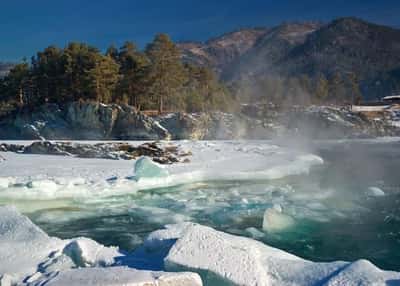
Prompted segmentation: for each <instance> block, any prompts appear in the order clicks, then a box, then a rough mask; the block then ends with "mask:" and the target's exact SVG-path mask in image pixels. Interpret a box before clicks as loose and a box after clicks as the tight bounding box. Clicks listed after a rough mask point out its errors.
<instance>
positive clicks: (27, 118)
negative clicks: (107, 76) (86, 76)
mask: <svg viewBox="0 0 400 286" xmlns="http://www.w3.org/2000/svg"><path fill="white" fill-rule="evenodd" d="M169 137H170V134H169V133H168V131H167V130H166V129H165V128H163V127H161V126H160V125H159V124H158V122H156V121H155V120H153V119H152V118H150V117H148V116H145V115H144V114H142V113H140V112H138V111H137V110H135V109H134V108H133V107H131V106H127V105H117V104H111V105H105V104H99V103H92V102H72V103H69V104H67V105H66V106H63V107H62V108H60V107H59V106H58V105H56V104H47V105H44V106H41V107H39V108H38V109H37V110H35V111H34V112H28V111H24V112H21V113H18V114H14V115H12V116H8V117H7V118H5V119H3V120H1V121H0V138H2V139H31V140H32V139H33V140H36V139H59V140H61V139H75V140H79V139H83V140H104V139H121V140H158V139H169Z"/></svg>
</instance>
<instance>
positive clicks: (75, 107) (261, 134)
mask: <svg viewBox="0 0 400 286" xmlns="http://www.w3.org/2000/svg"><path fill="white" fill-rule="evenodd" d="M397 119H398V118H397V117H394V116H392V117H391V118H390V120H387V119H386V118H380V119H379V118H378V119H376V120H374V119H369V118H367V117H365V116H363V115H360V114H356V113H352V112H350V111H348V110H346V109H342V108H336V107H327V106H311V107H292V108H288V109H277V108H275V107H269V106H262V105H247V106H244V107H243V109H242V111H241V112H238V113H235V114H233V113H224V112H204V113H193V114H187V113H178V112H177V113H170V114H164V115H161V116H157V117H149V116H146V115H145V114H143V113H140V112H138V111H136V110H135V109H134V108H133V107H130V106H127V105H116V104H111V105H104V104H99V103H90V102H86V103H83V102H73V103H70V104H67V105H66V106H64V107H63V108H60V107H59V106H57V105H54V104H47V105H44V106H42V107H40V108H38V109H37V110H36V111H34V112H23V113H19V114H14V115H12V116H8V117H7V118H4V119H2V120H0V139H22V140H32V139H39V140H44V139H46V140H59V139H71V140H109V139H113V140H159V139H176V140H179V139H194V140H232V139H273V138H277V137H281V136H294V135H299V136H302V137H305V138H309V139H337V138H360V137H362V138H364V137H377V136H399V135H400V124H399V122H398V120H397Z"/></svg>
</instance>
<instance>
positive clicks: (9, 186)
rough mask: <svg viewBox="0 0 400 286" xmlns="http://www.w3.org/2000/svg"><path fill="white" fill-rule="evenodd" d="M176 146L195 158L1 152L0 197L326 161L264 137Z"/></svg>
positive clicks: (121, 189)
mask: <svg viewBox="0 0 400 286" xmlns="http://www.w3.org/2000/svg"><path fill="white" fill-rule="evenodd" d="M140 143H142V142H137V143H134V144H140ZM177 145H180V147H181V148H182V149H183V150H190V151H191V152H192V153H193V156H191V157H190V161H191V162H189V163H177V164H173V165H168V166H166V167H164V166H159V165H158V164H155V163H154V162H151V161H150V160H149V159H147V158H146V157H142V158H140V159H138V160H137V161H126V160H104V159H81V158H71V157H60V156H48V155H26V154H15V153H1V155H2V156H4V157H5V158H6V161H2V162H0V198H9V199H30V200H38V199H41V200H44V199H57V198H88V197H96V198H98V197H107V196H115V195H121V194H127V193H135V192H138V191H143V190H148V189H152V188H160V187H170V186H177V185H182V184H190V183H195V182H205V181H223V180H228V181H232V180H273V179H280V178H283V177H286V176H290V175H300V174H305V173H308V172H309V170H310V168H311V167H312V166H315V165H320V164H322V163H323V161H322V159H321V158H320V157H318V156H315V155H312V154H304V153H301V152H297V151H293V150H289V149H286V148H283V147H278V146H275V145H271V144H270V143H268V142H262V141H260V142H220V141H218V142H207V141H200V142H192V141H181V142H179V143H177ZM9 178H14V179H15V180H16V181H12V180H10V179H9ZM79 178H81V179H79ZM77 179H78V181H79V183H78V184H76V183H75V182H76V181H77Z"/></svg>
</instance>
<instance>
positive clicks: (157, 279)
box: [0, 207, 400, 286]
mask: <svg viewBox="0 0 400 286" xmlns="http://www.w3.org/2000/svg"><path fill="white" fill-rule="evenodd" d="M0 261H1V263H0V281H1V283H2V284H1V285H143V286H144V285H158V286H160V285H177V286H179V285H182V286H186V285H202V283H203V284H204V285H249V286H250V285H280V286H281V285H283V286H285V285H304V286H306V285H321V286H323V285H326V286H327V285H398V284H399V283H400V273H397V272H392V271H383V270H380V269H379V268H377V267H376V266H374V265H373V264H372V263H370V262H368V261H366V260H358V261H355V262H343V261H338V262H330V263H316V262H311V261H308V260H304V259H301V258H299V257H296V256H294V255H292V254H289V253H286V252H284V251H282V250H279V249H276V248H273V247H270V246H268V245H265V244H263V243H261V242H258V241H255V240H252V239H249V238H244V237H239V236H234V235H230V234H227V233H223V232H220V231H217V230H214V229H212V228H210V227H206V226H202V225H198V224H193V223H187V222H186V223H180V224H174V225H168V226H166V228H165V229H161V230H158V231H155V232H153V233H151V234H150V235H149V236H148V238H147V239H146V240H145V242H144V243H143V246H142V247H140V248H138V249H137V250H135V251H134V252H132V253H125V252H121V251H119V250H118V249H117V248H115V247H105V246H103V245H100V244H98V243H97V242H95V241H93V240H91V239H87V238H77V239H68V240H61V239H58V238H53V237H49V236H48V235H47V234H46V233H44V232H43V231H42V230H41V229H39V228H38V227H36V226H35V225H34V224H33V223H32V222H31V221H30V220H29V219H28V218H26V217H25V216H23V215H21V214H19V213H18V212H17V211H16V209H15V208H13V207H0ZM139 269H140V270H139ZM166 271H167V272H166ZM199 275H200V276H199ZM200 277H201V278H200Z"/></svg>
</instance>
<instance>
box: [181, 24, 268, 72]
mask: <svg viewBox="0 0 400 286" xmlns="http://www.w3.org/2000/svg"><path fill="white" fill-rule="evenodd" d="M267 31H268V29H266V28H259V29H257V28H254V29H242V30H238V31H234V32H231V33H228V34H225V35H222V36H221V37H217V38H214V39H211V40H209V41H207V42H205V43H198V42H182V43H178V47H180V49H181V50H182V52H183V58H184V60H186V61H187V62H192V63H195V64H198V65H205V66H209V67H212V68H214V69H215V70H216V71H217V72H218V73H221V72H223V70H224V69H225V68H226V67H227V66H228V65H229V64H230V63H231V62H233V61H234V60H236V59H237V58H239V57H240V56H241V55H243V54H244V53H246V52H247V51H248V50H249V49H251V48H252V47H253V46H254V45H255V43H256V42H257V41H258V40H259V39H260V38H261V37H262V36H263V35H264V34H265V33H266V32H267Z"/></svg>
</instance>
